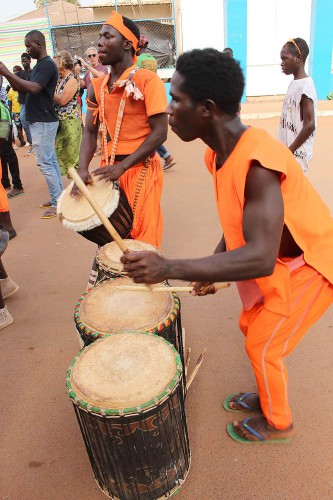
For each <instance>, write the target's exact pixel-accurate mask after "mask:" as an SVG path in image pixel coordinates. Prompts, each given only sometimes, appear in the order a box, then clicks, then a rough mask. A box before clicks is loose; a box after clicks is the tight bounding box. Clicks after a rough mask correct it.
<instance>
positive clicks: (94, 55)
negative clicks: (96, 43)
mask: <svg viewBox="0 0 333 500" xmlns="http://www.w3.org/2000/svg"><path fill="white" fill-rule="evenodd" d="M97 56H98V54H88V55H87V57H97Z"/></svg>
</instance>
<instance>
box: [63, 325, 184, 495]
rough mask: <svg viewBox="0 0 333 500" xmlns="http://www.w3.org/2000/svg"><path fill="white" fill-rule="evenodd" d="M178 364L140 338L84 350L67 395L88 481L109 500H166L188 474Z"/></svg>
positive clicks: (169, 352)
mask: <svg viewBox="0 0 333 500" xmlns="http://www.w3.org/2000/svg"><path fill="white" fill-rule="evenodd" d="M181 380H182V364H181V361H180V358H179V355H178V354H177V352H176V351H175V349H174V348H173V347H172V345H171V344H169V342H167V341H166V340H164V339H162V338H161V337H157V336H156V335H149V334H144V333H138V332H132V333H120V334H114V335H110V336H108V337H104V338H103V339H100V340H98V341H97V342H94V343H93V344H92V345H90V346H89V347H86V348H84V349H83V350H82V351H81V352H80V353H79V354H78V356H76V358H75V359H74V361H73V362H72V364H71V366H70V368H69V370H68V372H67V381H66V385H67V389H68V394H69V397H70V398H71V400H72V403H73V406H74V410H75V413H76V417H77V419H78V422H79V425H80V430H81V433H82V437H83V440H84V443H85V446H86V449H87V453H88V456H89V460H90V463H91V466H92V469H93V472H94V476H95V479H96V481H97V484H98V486H99V487H100V488H101V490H102V491H103V492H104V493H105V494H106V495H107V496H109V497H110V498H113V499H121V500H152V499H162V498H169V497H170V496H171V495H172V494H174V493H175V492H176V491H177V490H178V489H179V488H180V487H181V485H182V484H183V482H184V481H185V479H186V476H187V474H188V471H189V468H190V459H191V457H190V447H189V440H188V434H187V426H186V416H185V409H184V398H183V392H182V387H181V385H182V384H181Z"/></svg>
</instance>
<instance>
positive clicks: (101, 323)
mask: <svg viewBox="0 0 333 500" xmlns="http://www.w3.org/2000/svg"><path fill="white" fill-rule="evenodd" d="M133 284H134V283H133V281H132V280H131V279H130V278H128V277H118V278H113V279H111V280H107V281H103V282H102V283H99V284H98V285H96V286H94V287H93V288H90V290H87V291H86V292H84V294H83V295H82V296H81V297H80V299H79V301H78V303H77V304H76V307H75V311H74V321H75V325H76V328H77V331H78V332H79V335H80V337H81V339H82V340H83V342H84V344H86V345H87V344H90V343H91V342H93V341H94V340H96V339H98V338H101V337H104V336H105V335H108V334H110V333H115V332H128V331H143V332H149V333H153V334H156V335H160V336H161V337H163V338H165V339H166V340H168V341H169V342H171V343H172V344H173V345H174V346H175V348H176V349H177V350H178V352H180V353H181V356H182V359H183V344H182V328H181V320H180V300H179V297H178V295H177V294H175V293H173V292H161V293H157V292H149V291H148V292H146V291H145V292H140V291H127V290H126V291H124V290H119V289H118V288H117V287H118V285H133ZM165 286H166V285H165Z"/></svg>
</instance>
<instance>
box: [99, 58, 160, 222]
mask: <svg viewBox="0 0 333 500" xmlns="http://www.w3.org/2000/svg"><path fill="white" fill-rule="evenodd" d="M139 69H140V68H139V67H136V68H134V69H133V70H132V71H131V72H130V74H129V76H128V78H127V79H126V80H119V81H118V84H117V83H115V85H117V86H118V87H120V86H124V91H123V95H122V97H121V100H120V104H119V109H118V114H117V121H116V127H115V131H114V137H113V141H112V149H111V155H110V157H109V152H108V142H107V126H106V120H105V92H104V90H105V87H106V85H107V83H108V81H109V79H110V74H107V75H105V77H104V79H103V82H102V86H101V112H100V117H99V120H100V130H101V132H102V150H103V152H102V159H103V160H104V162H105V163H106V164H109V165H113V164H114V159H115V156H116V151H117V146H118V140H119V134H120V128H121V124H122V120H123V116H124V110H125V104H126V97H128V96H129V95H130V94H132V96H133V98H134V99H135V100H138V99H143V98H144V97H143V95H142V93H141V92H140V90H139V89H138V88H137V86H136V85H135V83H134V82H132V81H131V80H132V78H133V76H134V75H135V73H136V72H137V71H138V70H139ZM149 165H150V157H148V158H146V160H144V162H143V167H142V170H141V172H140V176H139V180H138V184H137V187H136V190H135V195H134V200H133V207H132V212H133V215H135V210H136V206H137V203H138V199H139V196H140V192H141V189H142V186H143V183H144V180H145V177H146V174H147V170H148V167H149ZM116 185H117V186H119V181H117V182H116Z"/></svg>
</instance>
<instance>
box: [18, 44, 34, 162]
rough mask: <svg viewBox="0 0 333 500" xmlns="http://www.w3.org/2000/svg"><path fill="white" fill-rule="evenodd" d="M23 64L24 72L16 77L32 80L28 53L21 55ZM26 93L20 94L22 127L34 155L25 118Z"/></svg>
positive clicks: (20, 72) (19, 72)
mask: <svg viewBox="0 0 333 500" xmlns="http://www.w3.org/2000/svg"><path fill="white" fill-rule="evenodd" d="M21 64H22V66H23V70H21V71H18V72H17V73H16V75H17V76H18V77H20V78H23V80H30V75H31V73H32V68H31V66H30V65H31V57H30V55H29V54H28V53H27V52H23V54H22V55H21ZM26 95H27V94H26V92H19V93H18V102H19V103H20V105H21V111H20V119H21V123H22V126H23V128H24V132H25V135H26V136H27V141H28V143H29V144H30V149H29V153H32V145H31V144H32V140H31V134H30V128H29V122H28V121H27V119H26V116H25V99H26Z"/></svg>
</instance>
